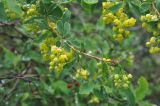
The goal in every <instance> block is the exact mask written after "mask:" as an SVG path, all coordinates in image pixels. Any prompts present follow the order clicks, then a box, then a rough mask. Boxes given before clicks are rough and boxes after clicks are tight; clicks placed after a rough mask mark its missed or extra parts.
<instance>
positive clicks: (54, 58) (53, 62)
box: [40, 37, 73, 72]
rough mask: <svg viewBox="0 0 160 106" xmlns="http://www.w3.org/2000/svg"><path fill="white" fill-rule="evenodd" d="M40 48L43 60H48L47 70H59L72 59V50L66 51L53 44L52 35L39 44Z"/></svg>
mask: <svg viewBox="0 0 160 106" xmlns="http://www.w3.org/2000/svg"><path fill="white" fill-rule="evenodd" d="M40 50H41V53H42V55H43V58H44V60H46V61H49V65H50V66H49V70H54V71H55V72H61V71H62V70H63V67H64V65H65V64H66V63H67V62H69V61H71V60H72V56H73V52H72V51H70V52H66V50H65V49H64V48H62V47H57V46H56V45H55V40H54V38H52V37H49V38H47V39H45V40H44V41H43V42H42V43H41V44H40Z"/></svg>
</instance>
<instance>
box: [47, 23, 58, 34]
mask: <svg viewBox="0 0 160 106" xmlns="http://www.w3.org/2000/svg"><path fill="white" fill-rule="evenodd" d="M48 26H49V27H50V28H51V29H52V31H53V32H56V29H57V27H56V24H55V23H54V22H52V21H50V20H48Z"/></svg>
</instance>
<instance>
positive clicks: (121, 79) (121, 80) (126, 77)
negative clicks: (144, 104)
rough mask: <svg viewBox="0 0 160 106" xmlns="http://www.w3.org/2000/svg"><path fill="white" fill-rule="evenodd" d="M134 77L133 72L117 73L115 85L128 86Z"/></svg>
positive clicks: (118, 86) (119, 86)
mask: <svg viewBox="0 0 160 106" xmlns="http://www.w3.org/2000/svg"><path fill="white" fill-rule="evenodd" d="M131 79H132V75H131V74H122V75H119V74H115V75H114V85H115V87H117V88H126V89H127V88H128V87H129V84H130V80H131Z"/></svg>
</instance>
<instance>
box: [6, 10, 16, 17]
mask: <svg viewBox="0 0 160 106" xmlns="http://www.w3.org/2000/svg"><path fill="white" fill-rule="evenodd" d="M5 12H6V14H7V16H8V17H9V18H11V19H16V18H17V15H16V13H15V12H13V11H12V10H10V9H6V10H5Z"/></svg>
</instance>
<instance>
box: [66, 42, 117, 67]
mask: <svg viewBox="0 0 160 106" xmlns="http://www.w3.org/2000/svg"><path fill="white" fill-rule="evenodd" d="M66 43H67V42H66ZM67 45H68V46H69V47H70V48H71V49H72V50H73V51H75V52H77V53H79V54H81V55H84V56H86V57H88V58H92V59H95V60H97V61H103V62H109V63H112V64H113V65H117V64H119V62H118V61H115V60H111V59H106V58H100V57H97V56H93V55H90V54H88V53H84V52H82V51H80V50H79V49H78V48H77V49H76V48H75V47H74V46H72V45H70V44H68V43H67Z"/></svg>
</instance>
